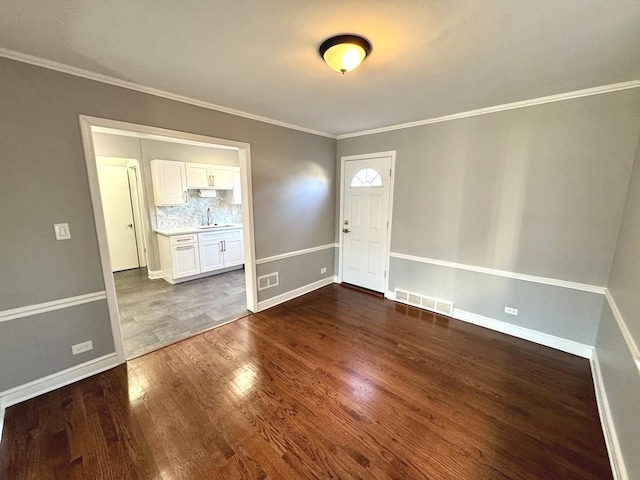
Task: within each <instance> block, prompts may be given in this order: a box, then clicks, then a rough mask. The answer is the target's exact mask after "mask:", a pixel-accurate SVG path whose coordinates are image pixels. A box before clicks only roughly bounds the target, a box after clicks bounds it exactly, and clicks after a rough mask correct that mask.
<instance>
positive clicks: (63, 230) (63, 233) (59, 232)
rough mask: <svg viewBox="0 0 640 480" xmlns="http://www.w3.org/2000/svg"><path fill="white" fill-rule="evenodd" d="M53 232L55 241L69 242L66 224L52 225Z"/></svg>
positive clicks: (69, 234) (67, 225)
mask: <svg viewBox="0 0 640 480" xmlns="http://www.w3.org/2000/svg"><path fill="white" fill-rule="evenodd" d="M53 230H54V231H55V232H56V240H69V239H70V238H71V231H70V230H69V224H68V223H54V224H53Z"/></svg>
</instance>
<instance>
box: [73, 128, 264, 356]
mask: <svg viewBox="0 0 640 480" xmlns="http://www.w3.org/2000/svg"><path fill="white" fill-rule="evenodd" d="M79 122H80V132H81V135H82V145H83V149H84V157H85V164H86V167H87V176H88V178H89V190H90V193H91V203H92V206H93V214H94V218H95V226H96V233H97V235H98V247H99V251H100V263H101V265H102V278H103V280H104V285H105V293H106V296H107V306H108V309H109V319H110V322H111V331H112V334H113V339H114V344H115V350H116V355H117V358H118V363H120V364H122V363H125V362H126V355H125V351H124V340H123V338H122V329H121V326H120V315H119V311H118V301H117V297H116V289H115V283H114V280H113V274H112V273H111V271H112V268H111V259H110V257H109V246H108V240H107V233H106V227H105V221H104V210H103V208H102V201H101V199H100V188H99V180H98V169H97V166H96V153H95V148H94V142H93V132H94V131H99V130H105V129H110V130H114V131H120V132H122V131H124V132H127V133H128V134H134V136H136V137H138V138H150V137H153V138H157V137H158V136H161V137H165V138H167V139H171V140H178V141H179V142H180V143H186V144H189V143H191V142H198V143H199V144H200V143H209V144H212V145H217V146H225V147H232V148H234V149H237V150H238V154H239V161H240V181H241V185H242V202H241V205H242V219H243V234H242V235H243V242H242V245H243V253H244V255H243V258H244V261H245V287H246V291H247V309H248V310H249V311H251V312H257V311H258V288H257V285H258V284H257V274H256V252H255V238H254V233H253V227H254V221H253V191H252V188H251V146H250V145H249V144H248V143H244V142H237V141H235V140H227V139H221V138H215V137H208V136H203V135H196V134H192V133H186V132H180V131H175V130H167V129H162V128H158V127H150V126H147V125H139V124H134V123H128V122H122V121H118V120H109V119H105V118H98V117H90V116H87V115H79ZM143 177H144V175H143Z"/></svg>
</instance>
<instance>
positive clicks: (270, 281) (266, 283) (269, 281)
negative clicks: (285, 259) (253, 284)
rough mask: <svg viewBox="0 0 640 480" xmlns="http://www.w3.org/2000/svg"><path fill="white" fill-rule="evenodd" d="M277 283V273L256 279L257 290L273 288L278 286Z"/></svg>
mask: <svg viewBox="0 0 640 480" xmlns="http://www.w3.org/2000/svg"><path fill="white" fill-rule="evenodd" d="M278 283H279V279H278V272H274V273H269V274H268V275H263V276H261V277H258V290H264V289H266V288H271V287H275V286H276V285H278Z"/></svg>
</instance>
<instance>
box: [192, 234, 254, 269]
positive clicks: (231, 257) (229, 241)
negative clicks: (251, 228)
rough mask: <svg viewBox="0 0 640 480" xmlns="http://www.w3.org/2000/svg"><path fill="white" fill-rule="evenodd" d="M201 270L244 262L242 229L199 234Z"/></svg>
mask: <svg viewBox="0 0 640 480" xmlns="http://www.w3.org/2000/svg"><path fill="white" fill-rule="evenodd" d="M198 243H199V245H200V262H201V271H202V272H210V271H214V270H219V269H221V268H228V267H235V266H237V265H242V264H243V263H244V258H243V257H244V255H243V253H244V252H243V250H244V249H243V248H242V229H237V230H227V231H223V232H204V233H200V234H198Z"/></svg>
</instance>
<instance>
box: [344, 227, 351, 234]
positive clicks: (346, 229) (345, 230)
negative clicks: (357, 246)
mask: <svg viewBox="0 0 640 480" xmlns="http://www.w3.org/2000/svg"><path fill="white" fill-rule="evenodd" d="M350 231H351V230H349V229H348V228H343V229H342V232H343V233H349V232H350Z"/></svg>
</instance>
